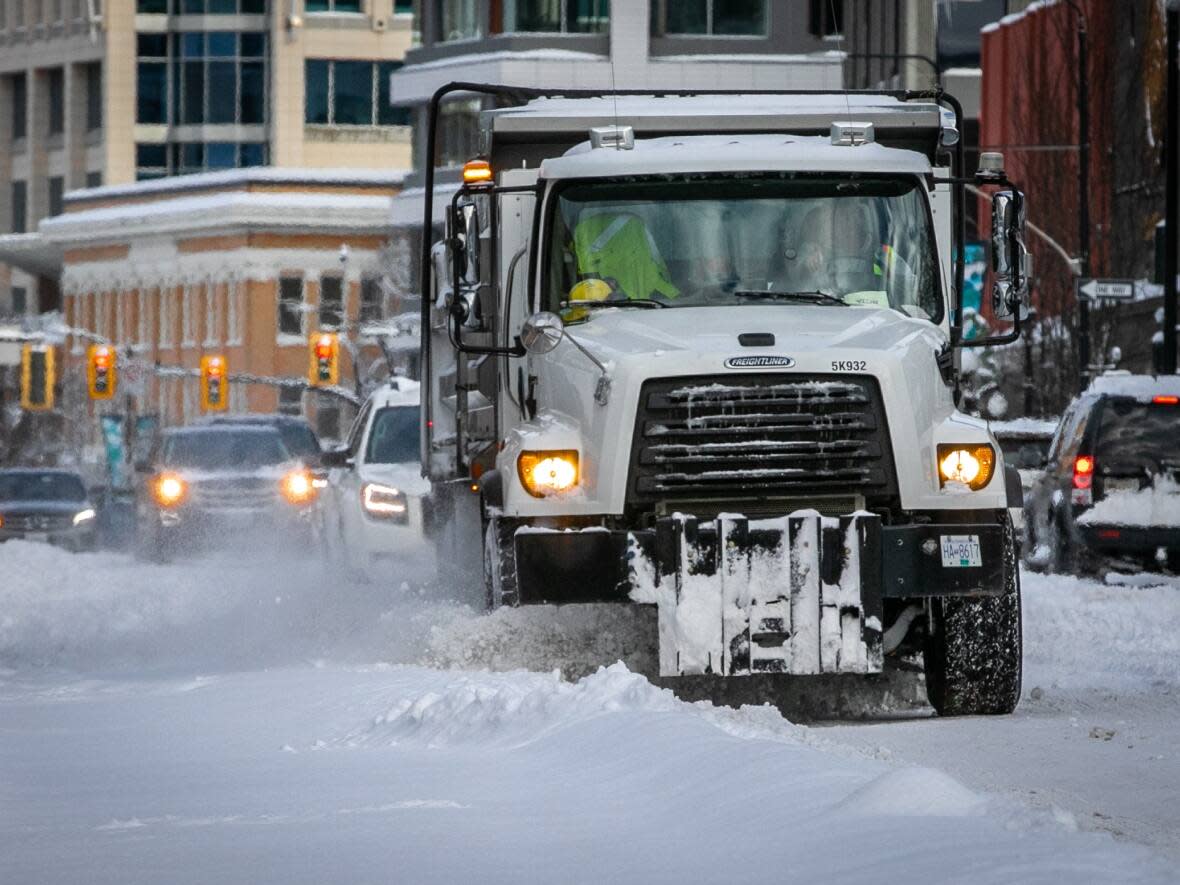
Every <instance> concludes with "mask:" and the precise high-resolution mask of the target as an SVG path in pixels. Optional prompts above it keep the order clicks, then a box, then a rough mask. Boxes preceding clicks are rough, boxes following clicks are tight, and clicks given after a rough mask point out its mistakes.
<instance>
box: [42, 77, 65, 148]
mask: <svg viewBox="0 0 1180 885" xmlns="http://www.w3.org/2000/svg"><path fill="white" fill-rule="evenodd" d="M45 79H46V80H47V81H48V86H49V134H50V135H60V134H61V133H62V132H63V131H65V127H66V77H65V71H63V70H62V69H61V68H53V69H51V70H50V71H49V76H48V77H46V78H45Z"/></svg>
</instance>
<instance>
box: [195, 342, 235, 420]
mask: <svg viewBox="0 0 1180 885" xmlns="http://www.w3.org/2000/svg"><path fill="white" fill-rule="evenodd" d="M228 369H229V366H228V364H227V363H226V361H225V357H223V356H220V355H218V356H203V357H201V408H202V409H203V410H204V411H206V412H223V411H225V409H226V408H227V407H228V406H229V377H228Z"/></svg>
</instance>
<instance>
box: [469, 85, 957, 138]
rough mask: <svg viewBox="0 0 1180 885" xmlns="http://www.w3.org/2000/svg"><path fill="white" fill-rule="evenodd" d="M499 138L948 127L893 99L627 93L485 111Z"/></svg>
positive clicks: (913, 104) (922, 108)
mask: <svg viewBox="0 0 1180 885" xmlns="http://www.w3.org/2000/svg"><path fill="white" fill-rule="evenodd" d="M483 119H484V121H485V125H487V124H490V125H491V127H492V129H493V131H494V132H495V133H496V135H497V137H500V136H501V135H509V134H512V133H535V132H538V131H542V132H546V133H552V132H562V131H576V130H579V129H580V130H582V131H585V130H586V129H589V128H590V127H592V126H604V125H607V124H610V123H616V122H617V123H618V124H620V125H623V126H632V127H634V128H635V130H636V131H637V132H639V133H649V134H654V133H659V132H692V131H699V132H702V133H709V132H717V131H726V130H728V131H744V132H758V131H762V132H788V131H796V132H798V131H808V132H826V131H827V130H828V129H829V127H830V126H831V124H832V121H833V120H858V121H860V120H864V121H867V122H871V123H873V124H874V125H875V126H876V127H877V128H878V129H889V130H903V131H905V130H914V134H915V135H921V134H922V131H923V130H926V131H928V132H929V133H931V134H933V133H934V132H936V131H937V130H938V129H939V128H940V127H941V121H942V117H941V114H940V110H939V106H938V105H937V104H935V103H933V102H920V101H909V102H906V101H901V100H900V99H897V98H894V97H893V96H889V95H880V94H857V93H846V92H821V93H812V94H794V95H672V96H658V97H657V96H654V95H620V96H617V97H613V96H600V97H593V98H538V99H533V100H532V101H530V102H528V103H526V104H523V105H519V106H517V107H511V108H504V109H502V110H495V111H486V112H484V118H483Z"/></svg>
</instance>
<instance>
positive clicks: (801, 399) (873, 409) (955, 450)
mask: <svg viewBox="0 0 1180 885" xmlns="http://www.w3.org/2000/svg"><path fill="white" fill-rule="evenodd" d="M452 94H458V95H463V96H470V95H481V94H482V95H485V96H492V97H494V98H495V104H496V109H494V110H489V111H485V112H484V114H483V116H482V118H481V154H480V156H478V157H476V158H474V159H473V161H472V162H470V163H468V164H467V165H466V166H465V167H464V169H463V183H462V184H461V185H460V186H459V187H458V188H457V189H455V190H453V191H452V192H450V193H449V194H447V196H446V199H447V200H448V204H447V206H446V211H445V213H444V216H445V236H444V237H443V239H442V240H441V241H439V242H437V243H435V244H433V245H432V244H431V243H430V242H429V237H427V238H425V240H426V242H425V243H424V246H423V255H422V265H423V274H422V276H423V315H422V329H423V334H422V360H421V364H422V374H423V397H422V400H423V405H422V408H423V421H422V428H423V430H422V463H423V471H424V474H425V475H426V476H427V477H428V478H429V479H430V481H431V510H432V513H433V514H434V519H433V524H434V525H435V526H436V532H437V537H436V543H437V544H438V545H439V550H440V553H441V554H442V555H444V556H447V557H451V558H454V557H456V556H458V555H460V554H461V553H463V552H474V551H481V552H482V565H483V574H484V580H485V584H486V591H487V596H488V601H489V603H490V604H491V605H493V606H499V605H536V604H564V603H582V602H595V603H602V602H617V603H619V604H623V605H655V606H656V607H657V609H658V614H657V621H658V635H656V636H653V637H652V641H653V643H658V654H659V666H660V673H661V675H663V676H670V677H675V676H689V675H707V674H712V675H715V676H717V677H726V678H728V677H740V676H742V675H746V674H782V676H783V678H788V677H790V676H798V675H810V674H822V673H862V674H869V673H877V672H881V671H882V670H884V669H885V668H886V667H888V666H890V664H891V662H892V661H893V660H895V659H896V658H897V657H898V655H900V654H902V653H905V652H906V651H908V650H913V651H916V650H917V649H919V648H920V649H921V650H922V651H923V659H924V662H925V671H926V684H927V691H928V695H929V698H930V701H931V703H932V705H933V706H934V707H935V709H936V710H938V711H939V712H940V713H943V714H959V713H1006V712H1009V711H1011V710H1012V709H1013V708H1014V707H1015V705H1016V702H1017V700H1018V698H1019V695H1020V671H1021V635H1020V585H1019V574H1018V570H1017V559H1016V549H1017V547H1016V539H1015V537H1014V533H1013V525H1012V516H1013V512H1014V511H1016V510H1018V508H1019V507H1020V481H1019V477H1018V475H1017V474H1016V472H1015V470H1014V469H1009V468H1007V467H1006V466H1005V465H1004V463H1003V460H1002V457H1001V453H1000V450H999V447H998V446H997V444H996V441H995V440H994V439H993V438H992V437H991V435H990V434H989V433H988V429H987V426H986V424H985V423H984V422H983V421H981V420H978V419H975V418H971V417H969V416H967V415H965V414H963V413H962V412H960V411H959V410H958V409H957V408H956V402H957V365H958V359H957V349H958V348H960V347H964V346H980V345H982V344H997V343H1004V342H1006V341H1011V340H1013V339H1014V338H1015V337H1016V335H1018V334H1019V328H1020V321H1021V316H1020V314H1021V311H1022V310H1023V308H1024V305H1023V301H1024V297H1025V292H1026V289H1027V284H1026V278H1027V271H1028V260H1027V252H1026V250H1025V247H1024V243H1023V233H1022V228H1023V223H1024V212H1023V196H1022V194H1021V193H1020V191H1019V190H1017V189H1016V188H1015V187H1014V186H1013V185H1012V184H1011V183H1010V182H1009V181H1008V180H1007V178H1006V176H1005V174H1004V172H1003V160H1002V157H1000V156H999V155H995V154H991V155H987V154H985V155H984V157H983V159H982V161H981V168H980V170H979V172H978V173H976V174H975V175H974V176H972V177H971V178H970V179H968V178H967V177H965V173H964V170H963V162H962V157H963V154H962V150H961V145H960V144H959V132H960V123H961V119H960V116H961V115H960V111H959V108H958V104H957V102H955V101H954V99H953V98H951V97H950V96H947V95H944V94H943V93H941V92H934V93H900V92H898V93H859V94H858V93H851V94H847V95H846V94H844V93H835V94H816V93H805V94H804V93H782V92H779V93H767V94H743V95H734V94H708V93H695V94H691V95H690V94H676V93H664V94H661V95H659V96H651V95H638V94H631V93H627V92H618V93H611V94H589V93H584V92H578V91H576V90H575V91H564V92H560V93H542V92H540V91H536V90H522V89H517V88H508V87H495V86H486V85H479V84H462V83H459V84H450V85H449V86H447V87H444V88H443V89H441V90H439V92H438V93H436V95H435V98H434V101H433V103H432V106H431V109H432V115H431V125H430V129H429V132H428V145H427V152H426V155H427V156H434V142H435V140H436V129H437V123H438V109H439V106H440V104H442V103H443V101H444V99H445V98H446V96H447V95H452ZM426 175H427V177H426V188H425V202H426V206H425V227H426V230H430V222H431V220H432V218H433V217H434V210H433V200H434V199H435V194H436V190H435V186H434V170H433V169H428V170H427V173H426ZM970 182H974V183H977V184H980V185H987V186H989V187H993V188H994V193H993V197H992V200H993V205H992V218H991V225H992V238H991V239H992V256H991V257H992V281H993V305H992V306H993V310H994V312H995V314H996V315H997V316H999V317H1001V318H1004V317H1013V327H1012V330H1011V331H1010V332H1008V333H1006V334H1004V335H1001V336H996V337H993V338H991V339H988V340H986V341H979V340H972V341H970V342H968V341H964V340H962V338H961V336H960V325H959V323H960V319H961V303H960V293H961V291H962V280H963V265H962V258H961V256H962V255H963V249H962V245H963V239H964V236H963V231H964V227H965V225H964V203H965V185H966V184H968V183H970ZM440 193H441V189H440ZM440 198H441V197H440ZM473 488H475V489H478V492H479V494H478V495H475V494H473V493H472V489H473Z"/></svg>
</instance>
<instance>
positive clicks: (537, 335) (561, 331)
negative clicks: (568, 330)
mask: <svg viewBox="0 0 1180 885" xmlns="http://www.w3.org/2000/svg"><path fill="white" fill-rule="evenodd" d="M564 335H565V323H563V322H562V321H561V317H559V316H558V315H557V314H555V313H550V312H549V311H547V310H543V311H540V312H539V313H535V314H533V315H532V316H530V317H529V318H528V319H527V320H525V321H524V325H523V326H521V327H520V343H521V344H523V345H524V349H525V350H526V351H527V352H528V353H530V354H533V355H534V356H539V355H541V354H543V353H549V351H551V350H553V348H555V347H557V345H559V344H560V343H561V339H562V337H563V336H564Z"/></svg>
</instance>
